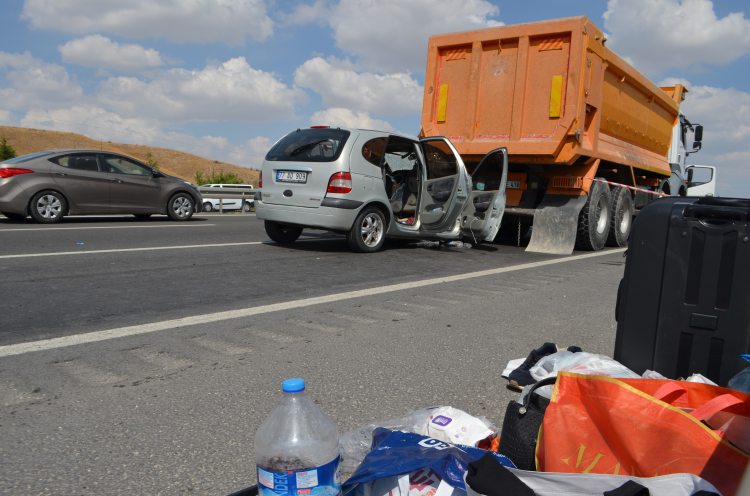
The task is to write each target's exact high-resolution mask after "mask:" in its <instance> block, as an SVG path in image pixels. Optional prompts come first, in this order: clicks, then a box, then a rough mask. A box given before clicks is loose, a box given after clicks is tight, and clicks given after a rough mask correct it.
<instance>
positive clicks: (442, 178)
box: [419, 137, 470, 231]
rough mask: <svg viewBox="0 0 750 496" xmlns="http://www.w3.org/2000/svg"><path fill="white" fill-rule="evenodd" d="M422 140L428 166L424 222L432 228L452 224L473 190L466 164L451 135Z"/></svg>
mask: <svg viewBox="0 0 750 496" xmlns="http://www.w3.org/2000/svg"><path fill="white" fill-rule="evenodd" d="M420 141H421V145H422V152H423V154H424V161H425V166H426V167H425V168H426V174H425V176H424V177H425V179H424V181H423V182H422V192H421V195H420V201H419V219H420V222H421V225H422V227H424V228H425V229H426V230H429V231H435V230H444V229H446V228H451V226H453V225H455V221H456V218H457V217H458V214H459V213H460V212H461V209H462V208H463V206H464V204H465V202H466V198H467V195H468V193H469V191H468V189H469V187H470V186H469V176H468V174H467V173H466V167H464V163H463V161H462V160H461V157H460V156H459V154H458V152H456V150H455V148H453V146H452V145H451V143H450V141H448V139H447V138H443V137H434V138H423V139H422V140H420Z"/></svg>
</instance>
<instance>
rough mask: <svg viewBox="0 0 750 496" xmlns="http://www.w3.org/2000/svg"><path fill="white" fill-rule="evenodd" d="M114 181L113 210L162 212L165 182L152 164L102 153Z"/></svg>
mask: <svg viewBox="0 0 750 496" xmlns="http://www.w3.org/2000/svg"><path fill="white" fill-rule="evenodd" d="M100 160H101V162H102V164H103V165H104V167H105V169H106V171H107V176H108V177H109V182H110V191H111V193H110V207H111V210H112V212H113V213H158V212H161V211H163V210H164V206H165V205H166V204H167V199H165V198H162V184H161V180H160V179H159V178H158V177H154V172H153V170H152V169H150V168H149V167H147V166H145V165H142V164H139V163H137V162H136V161H134V160H132V159H128V158H125V157H122V156H120V155H110V154H107V153H102V154H100Z"/></svg>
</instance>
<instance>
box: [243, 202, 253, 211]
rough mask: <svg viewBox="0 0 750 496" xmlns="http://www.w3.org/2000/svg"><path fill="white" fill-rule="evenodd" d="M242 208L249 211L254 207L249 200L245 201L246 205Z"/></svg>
mask: <svg viewBox="0 0 750 496" xmlns="http://www.w3.org/2000/svg"><path fill="white" fill-rule="evenodd" d="M242 208H244V209H245V212H249V211H250V210H251V209H252V208H253V207H252V205H250V203H249V202H245V205H244V206H243V207H242Z"/></svg>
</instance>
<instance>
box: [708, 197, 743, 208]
mask: <svg viewBox="0 0 750 496" xmlns="http://www.w3.org/2000/svg"><path fill="white" fill-rule="evenodd" d="M695 203H696V204H697V205H713V206H715V207H740V208H750V200H748V199H747V198H719V197H716V196H704V197H702V198H700V199H699V200H698V201H696V202H695Z"/></svg>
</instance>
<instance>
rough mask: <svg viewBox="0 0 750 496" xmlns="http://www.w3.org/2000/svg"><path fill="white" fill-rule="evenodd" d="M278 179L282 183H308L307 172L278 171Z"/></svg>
mask: <svg viewBox="0 0 750 496" xmlns="http://www.w3.org/2000/svg"><path fill="white" fill-rule="evenodd" d="M276 180H277V181H279V182H280V183H306V182H307V172H295V171H277V172H276Z"/></svg>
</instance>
